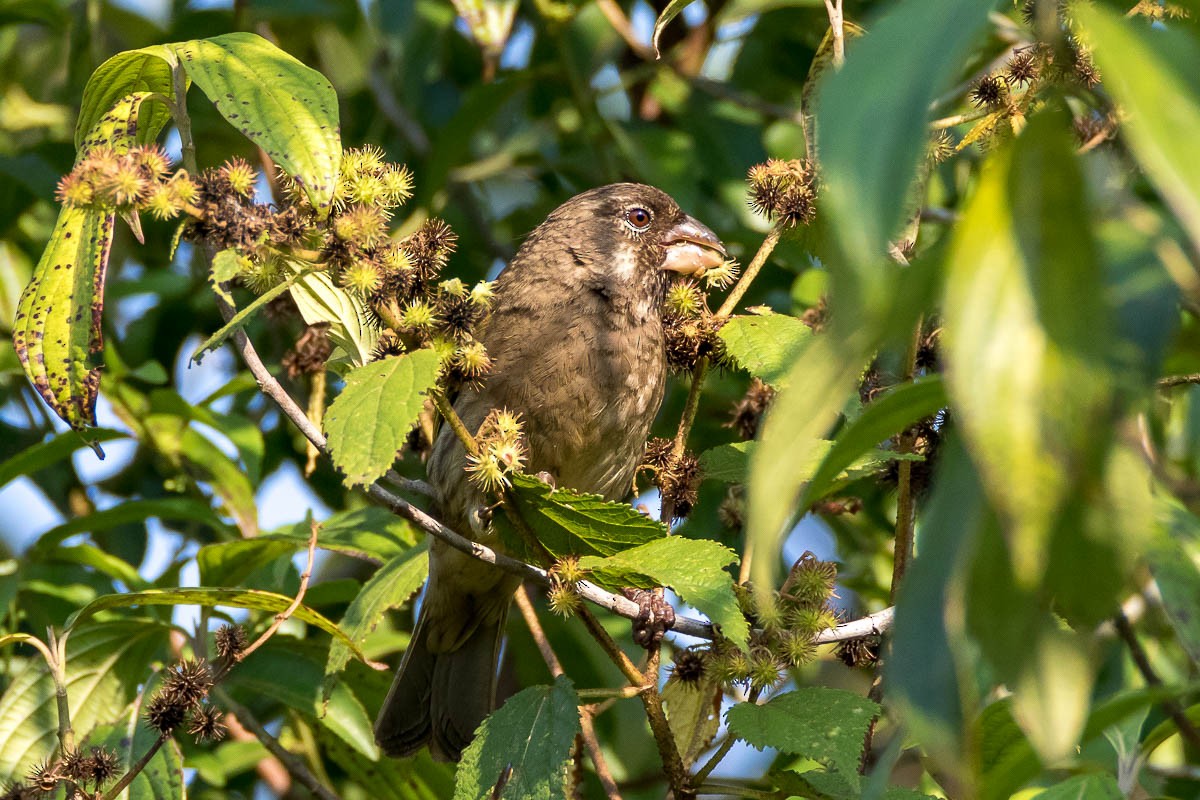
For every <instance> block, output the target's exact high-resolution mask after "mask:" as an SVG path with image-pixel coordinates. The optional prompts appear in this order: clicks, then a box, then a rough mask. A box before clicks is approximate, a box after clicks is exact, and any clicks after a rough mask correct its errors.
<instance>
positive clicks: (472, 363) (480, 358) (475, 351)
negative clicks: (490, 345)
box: [450, 341, 492, 381]
mask: <svg viewBox="0 0 1200 800" xmlns="http://www.w3.org/2000/svg"><path fill="white" fill-rule="evenodd" d="M450 363H451V366H452V368H453V370H454V372H455V373H456V374H457V375H458V376H460V377H461V378H462V379H463V380H466V381H478V380H479V379H480V378H482V377H483V376H484V375H487V374H488V372H489V371H490V370H491V368H492V359H491V358H490V357H489V356H488V354H487V348H485V347H484V346H483V343H482V342H475V341H472V342H469V343H467V344H465V345H462V346H461V347H459V348H458V349H457V350H456V351H455V352H454V358H453V359H452V360H451V362H450Z"/></svg>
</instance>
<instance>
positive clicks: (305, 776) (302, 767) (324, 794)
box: [212, 685, 341, 800]
mask: <svg viewBox="0 0 1200 800" xmlns="http://www.w3.org/2000/svg"><path fill="white" fill-rule="evenodd" d="M212 692H213V694H214V695H215V696H216V698H217V700H218V701H219V702H220V703H221V705H222V706H224V707H225V709H227V710H228V711H229V713H230V714H233V715H234V716H235V717H237V720H238V722H240V723H241V724H242V725H244V726H245V727H246V728H248V729H249V730H250V732H251V733H253V734H254V735H255V736H256V737H258V740H259V741H260V742H262V743H263V746H264V747H266V748H267V750H268V751H269V752H270V753H271V755H273V756H275V758H277V759H279V762H280V763H281V764H283V766H284V767H285V768H286V769H287V771H288V772H289V773H291V775H292V777H294V778H295V779H296V780H298V781H299V782H300V783H302V784H304V785H305V786H306V787H308V789H309V791H311V792H312V793H313V794H315V795H316V796H317V797H320V798H321V800H341V798H339V797H338V796H337V794H336V793H335V792H334V791H333V790H332V789H330V788H329V787H328V786H326V785H325V784H323V783H321V781H319V780H317V776H316V775H314V774H313V773H312V771H311V770H310V769H309V768H308V766H307V765H306V764H305V763H304V760H303V759H301V758H299V757H298V756H296V755H295V754H294V753H292V752H291V751H290V750H288V749H287V748H286V747H284V746H283V745H281V744H280V743H279V740H278V739H276V738H275V737H274V736H272V735H271V733H270V732H269V731H268V730H267V729H266V728H264V727H263V725H262V723H261V722H259V721H258V720H257V719H255V718H254V716H253V715H252V714H251V713H250V712H249V711H247V710H246V709H245V707H243V706H242V705H240V704H239V703H238V702H237V701H236V700H234V699H233V698H232V697H230V696H229V693H228V692H226V691H225V689H224V688H222V687H221V686H219V685H218V686H214V687H213V689H212Z"/></svg>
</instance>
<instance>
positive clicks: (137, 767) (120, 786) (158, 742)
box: [102, 733, 171, 800]
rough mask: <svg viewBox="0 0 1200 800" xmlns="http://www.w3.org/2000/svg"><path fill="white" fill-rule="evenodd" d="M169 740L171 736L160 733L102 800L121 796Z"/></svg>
mask: <svg viewBox="0 0 1200 800" xmlns="http://www.w3.org/2000/svg"><path fill="white" fill-rule="evenodd" d="M170 738H171V734H169V733H160V734H159V735H158V738H157V739H155V740H154V744H152V745H150V747H149V748H148V749H147V750H146V752H145V753H143V754H142V757H141V758H139V759H138V760H137V763H136V764H134V765H133V766H131V767H130V768H129V769H128V770H127V771H126V772H125V774H124V775H122V776H121V780H119V781H117V782H116V783H115V784H114V785H113V787H112V788H111V789H109V790H108V791H107V792H105V793H104V797H103V798H102V800H116V798H117V797H119V796H120V795H121V792H123V791H125V788H126V787H127V786H129V784H131V783H133V779H134V778H136V777H137V776H138V774H139V773H141V771H142V770H144V769H145V768H146V765H147V764H149V763H150V759H152V758H154V754H155V753H157V752H158V751H159V749H160V748H161V747H162V746H163V743H164V742H166V741H167V739H170Z"/></svg>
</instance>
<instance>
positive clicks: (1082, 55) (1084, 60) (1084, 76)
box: [1071, 39, 1100, 89]
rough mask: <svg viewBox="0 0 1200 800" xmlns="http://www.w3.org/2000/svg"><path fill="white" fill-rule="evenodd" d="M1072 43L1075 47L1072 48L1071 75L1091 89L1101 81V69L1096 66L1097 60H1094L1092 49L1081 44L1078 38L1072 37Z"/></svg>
mask: <svg viewBox="0 0 1200 800" xmlns="http://www.w3.org/2000/svg"><path fill="white" fill-rule="evenodd" d="M1071 43H1072V44H1073V45H1074V47H1073V48H1072V50H1071V56H1072V58H1071V75H1072V77H1073V78H1074V79H1075V80H1076V81H1078V82H1079V83H1080V84H1082V85H1083V86H1086V87H1087V88H1089V89H1091V88H1094V87H1095V86H1096V84H1098V83H1100V69H1099V68H1098V67H1097V66H1096V62H1095V61H1093V60H1092V53H1091V51H1090V50H1089V49H1088V48H1086V47H1084V46H1083V45H1081V44H1080V43H1079V42H1078V40H1075V39H1072V40H1071Z"/></svg>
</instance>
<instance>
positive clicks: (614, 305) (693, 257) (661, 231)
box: [375, 183, 727, 761]
mask: <svg viewBox="0 0 1200 800" xmlns="http://www.w3.org/2000/svg"><path fill="white" fill-rule="evenodd" d="M726 258H727V254H726V251H725V248H724V246H723V245H722V243H721V241H720V239H718V238H717V236H716V234H714V233H713V232H712V231H711V230H710V229H709V228H708V227H706V226H705V225H703V224H702V223H700V222H699V221H697V220H696V219H694V218H693V217H691V216H689V215H687V214H686V213H684V212H683V211H682V210H681V209H680V207H679V205H678V204H677V203H676V202H675V201H674V200H673V199H672V198H671V197H670V195H668V194H667V193H665V192H663V191H661V190H660V189H657V188H654V187H652V186H646V185H643V184H637V183H616V184H610V185H607V186H601V187H598V188H595V189H590V190H588V191H585V192H583V193H581V194H578V195H576V196H574V197H572V198H571V199H569V200H567V201H566V202H564V203H563V204H562V205H560V206H559V207H558V208H557V209H555V210H554V211H553V212H551V213H550V215H549V216H548V217H547V218H546V220H545V221H544V222H542V223H541V224H540V225H539V226H538V227H537V228H536V229H534V230H533V232H532V233H530V234H529V236H528V237H526V239H525V241H524V242H523V243H522V245H521V247H520V248H519V249H518V251H517V253H516V255H515V256H514V257H513V258H512V260H511V261H510V263H509V264H508V265H507V266H506V267H505V268H504V269H503V270H502V271H501V273H500V275H499V276H498V277H497V279H496V285H495V296H494V299H493V303H492V309H491V313H490V315H489V317H488V319H487V320H486V321H485V322H484V323H483V326H482V329H481V331H480V332H479V338H480V340H481V341H482V342H483V344H484V346H485V347H486V349H487V352H488V355H489V356H490V358H491V359H492V367H491V370H490V371H489V373H488V374H487V376H486V378H484V379H483V381H482V383H481V384H479V385H478V386H477V387H474V388H473V387H470V386H467V387H464V388H463V389H462V390H461V391H460V393H459V395H458V397H457V398H456V399H455V401H454V410H455V412H456V413H457V414H458V416H459V417H460V418H461V419H462V421H463V423H464V425H465V426H466V428H467V430H468V431H471V432H472V433H474V432H475V431H477V430H478V429H479V427H480V425H481V424H482V423H483V421H484V419H485V417H486V416H487V414H488V413H489V411H491V410H492V409H501V408H503V409H507V410H508V411H511V412H516V413H519V414H520V415H521V417H522V418H523V420H524V434H525V439H526V442H525V443H526V452H527V462H526V463H527V467H526V471H527V472H529V473H531V474H537V475H540V476H543V477H544V478H545V479H547V480H548V481H549V482H551V483H552V484H553V485H554V486H556V487H569V488H571V489H575V490H578V491H582V492H588V493H592V494H597V495H600V496H602V497H603V498H605V499H606V500H612V501H615V500H622V499H625V498H626V497H627V496H628V495H629V494H630V492H631V489H632V485H633V477H634V474H635V472H636V470H637V468H638V466H639V464H640V463H641V460H642V456H643V454H644V450H645V444H646V439H647V436H648V435H649V432H650V427H651V425H652V423H653V422H654V418H655V417H656V416H657V414H658V410H659V407H660V405H661V404H662V399H663V393H664V389H665V385H666V379H667V362H666V352H665V340H664V333H663V320H662V311H661V307H662V304H663V300H664V297H665V294H666V292H667V289H668V287H669V286H670V283H671V280H672V276H673V275H674V274H682V275H701V274H703V273H704V272H705V271H706V270H708V269H714V268H716V267H718V266H721V265H722V264H724V263H725V262H726ZM466 457H467V453H466V452H465V449H464V447H463V445H462V443H461V442H460V441H459V439H458V438H457V437H456V436H455V435H454V433H453V432H452V431H451V430H450V427H449V426H448V425H444V426H442V430H441V431H440V432H439V434H438V435H437V437H436V440H435V442H434V446H433V449H432V451H431V453H430V456H429V459H428V462H427V472H428V476H429V483H430V484H431V486H432V487H433V489H434V505H435V511H437V512H438V513H439V515H440V517H441V519H442V520H443V521H444V522H446V523H447V524H448V525H449V526H450V527H451V528H452V529H454V530H457V531H459V532H461V533H464V534H465V533H467V532H468V531H469V532H470V534H471V538H473V539H475V540H476V541H479V542H480V543H482V544H486V545H487V546H489V547H493V548H496V547H498V546H499V541H498V539H499V537H498V534H496V533H494V532H493V531H492V530H491V529H490V527H489V525H488V523H487V515H486V514H485V513H484V512H485V510H486V509H487V508H488V507H489V504H490V503H491V502H493V500H491V499H489V497H488V496H487V495H486V494H485V493H484V492H483V491H482V490H481V489H480V488H479V487H478V486H477V485H476V484H475V483H474V482H472V481H470V480H469V479H468V476H467V474H466V471H465V467H466V465H467V460H466ZM519 584H520V579H519V578H517V577H515V576H513V575H511V574H509V573H506V572H502V571H500V570H499V569H497V568H496V567H494V566H492V565H490V564H487V563H484V562H482V561H479V560H477V559H474V558H472V557H470V556H468V555H466V554H464V553H461V552H459V551H457V550H455V549H453V548H451V547H450V546H449V545H447V544H445V543H444V542H442V541H441V540H439V539H436V538H435V539H433V540H432V542H431V545H430V552H429V580H428V584H427V586H426V590H425V594H424V598H423V600H422V603H421V608H420V612H419V615H418V619H417V624H416V627H415V628H414V631H413V635H412V639H411V641H410V643H409V646H408V648H407V650H406V652H405V654H404V656H403V659H402V661H401V664H400V668H399V669H398V671H397V674H396V677H395V679H394V680H393V682H392V686H391V689H390V691H389V692H388V694H387V697H386V699H385V700H384V703H383V706H382V708H381V710H380V713H379V715H378V717H377V718H376V723H375V740H376V742H377V743H378V744H379V746H380V749H381V750H382V751H383V752H385V753H387V754H388V755H391V756H396V757H404V756H408V755H412V754H414V753H416V752H417V751H419V750H420V749H421V748H422V747H423V746H426V745H428V746H429V749H430V752H431V754H432V756H433V757H434V758H435V759H438V760H443V761H458V760H459V759H460V758H461V755H462V752H463V750H464V749H465V748H466V747H467V745H468V744H469V743H470V742H471V740H472V738H473V737H474V734H475V731H476V729H477V728H478V727H479V724H480V723H481V722H482V721H483V719H484V718H485V717H486V716H487V715H488V714H489V713H490V712H491V710H492V707H493V704H494V701H495V691H496V677H497V665H498V659H499V652H500V645H501V640H502V636H503V633H504V626H505V621H506V619H507V616H508V610H509V606H510V605H511V602H512V596H513V592H514V591H516V589H517V588H518V586H519Z"/></svg>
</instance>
